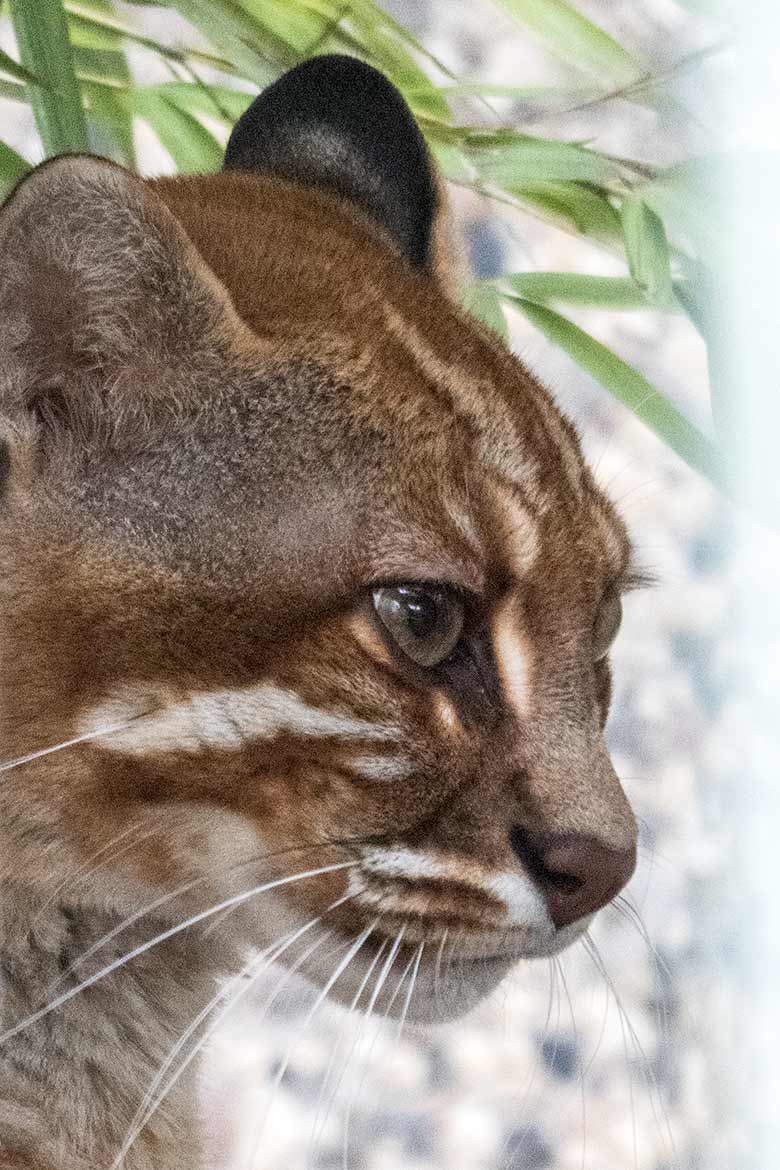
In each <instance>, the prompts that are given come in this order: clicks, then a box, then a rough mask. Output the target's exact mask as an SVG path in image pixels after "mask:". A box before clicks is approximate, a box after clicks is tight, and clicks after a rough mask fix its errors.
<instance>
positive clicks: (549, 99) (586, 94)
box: [406, 81, 600, 109]
mask: <svg viewBox="0 0 780 1170" xmlns="http://www.w3.org/2000/svg"><path fill="white" fill-rule="evenodd" d="M427 89H428V87H427V86H426V87H425V91H427ZM435 89H436V92H437V93H440V94H442V95H443V96H444V97H446V98H453V97H454V98H462V97H477V98H511V99H512V100H513V101H518V102H527V103H529V104H530V105H532V106H542V107H544V108H545V109H547V108H549V107H552V108H553V109H554V108H555V107H557V106H564V107H568V106H570V105H572V104H575V103H577V102H581V101H588V100H589V99H591V98H595V97H598V96H599V93H600V91H599V90H596V89H595V88H594V87H593V86H591V87H589V88H585V87H584V86H581V87H579V88H576V87H574V86H563V85H488V84H487V83H486V82H478V81H475V82H472V83H465V82H453V83H452V84H450V85H437V86H436V87H435ZM419 92H421V91H419V90H417V89H415V88H414V86H412V87H411V88H410V89H408V90H407V91H406V96H407V97H416V96H417V95H418V93H419Z"/></svg>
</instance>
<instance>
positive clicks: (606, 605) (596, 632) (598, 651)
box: [593, 593, 623, 662]
mask: <svg viewBox="0 0 780 1170" xmlns="http://www.w3.org/2000/svg"><path fill="white" fill-rule="evenodd" d="M622 618H623V606H622V604H621V602H620V598H619V596H618V595H617V593H608V594H607V595H606V597H605V598H604V600H603V601H602V603H601V608H600V609H599V612H598V613H597V614H596V621H595V623H594V626H593V661H594V662H599V661H600V660H601V659H602V658H605V657H606V656H607V654H608V653H609V648H610V646H611V645H612V643H613V642H614V641H615V638H616V637H617V632H618V630H619V629H620V622H621V620H622Z"/></svg>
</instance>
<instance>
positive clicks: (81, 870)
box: [32, 823, 155, 923]
mask: <svg viewBox="0 0 780 1170" xmlns="http://www.w3.org/2000/svg"><path fill="white" fill-rule="evenodd" d="M154 831H155V830H153V829H150V830H149V831H148V832H147V833H145V834H144V835H143V836H141V837H140V838H137V839H136V840H135V841H131V842H130V843H129V844H128V845H125V846H124V847H123V848H122V849H118V850H117V851H116V853H114V854H112V855H111V857H110V858H109V859H108V860H109V861H110V860H113V858H114V857H121V856H122V854H124V853H126V852H127V851H128V849H134V848H135V846H136V845H138V844H140V843H141V841H145V840H146V839H147V838H148V837H151V836H152V835H153V833H154ZM139 832H140V825H138V824H135V823H134V824H131V825H127V826H126V827H125V828H124V829H123V830H122V831H121V832H120V833H115V834H114V836H113V837H112V838H111V839H110V840H109V841H107V842H106V843H105V844H104V845H101V847H100V848H99V849H97V850H96V851H95V852H94V853H93V854H92V855H91V856H90V857H88V858H87V860H86V861H85V862H84V864H83V865H80V866H77V867H76V868H75V869H74V870H73V871H72V872H71V873H70V874H68V876H67V877H65V878H64V879H63V880H62V881H61V882H60V883H59V884H58V885H57V886H56V887H55V888H54V890H53V891H52V892H51V894H49V896H48V898H46V899H45V901H44V902H42V903H41V906H40V908H39V909H38V910H37V911H36V912H35V915H34V916H33V919H32V922H33V923H35V922H38V921H39V920H40V918H41V917H42V916H43V914H45V912H46V911H47V910H48V909H49V907H50V906H52V905H53V904H54V903H55V902H56V900H57V898H58V897H59V896H60V894H61V893H62V891H63V890H64V889H66V888H67V887H69V886H74V885H77V884H79V883H81V882H82V881H85V880H86V878H88V877H91V876H92V874H93V873H95V872H96V871H97V870H98V869H100V868H101V866H100V865H94V862H96V861H97V860H98V859H99V858H101V857H104V856H105V855H106V854H107V853H109V852H110V851H111V849H113V847H114V846H115V845H118V844H119V842H120V841H124V840H125V839H126V838H127V837H129V836H131V834H138V833H139ZM103 864H105V862H103Z"/></svg>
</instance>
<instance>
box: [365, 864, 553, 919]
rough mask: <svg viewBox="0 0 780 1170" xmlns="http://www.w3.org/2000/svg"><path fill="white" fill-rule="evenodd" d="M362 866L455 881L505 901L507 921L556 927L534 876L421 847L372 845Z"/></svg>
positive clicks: (368, 869) (388, 873) (393, 873)
mask: <svg viewBox="0 0 780 1170" xmlns="http://www.w3.org/2000/svg"><path fill="white" fill-rule="evenodd" d="M361 868H362V869H363V871H364V872H366V873H368V874H375V875H376V876H377V877H390V878H393V877H400V878H406V879H407V880H409V881H415V880H417V879H421V878H425V879H432V880H434V881H436V880H442V881H448V882H455V883H457V884H460V885H462V886H471V887H472V889H474V890H476V891H478V892H480V893H486V894H489V895H490V896H491V897H492V898H497V899H498V900H499V901H500V902H503V904H504V907H505V910H506V921H507V923H510V924H511V925H513V926H525V927H531V928H537V929H539V930H542V931H545V932H547V931H552V930H554V927H553V923H552V920H551V918H550V916H549V914H548V913H547V907H546V905H545V901H544V898H543V897H542V895H541V894H540V893H539V891H538V890H537V888H536V886H535V885H534V884H533V882H532V881H531V879H530V878H528V877H526V876H525V875H524V874H521V873H510V872H509V871H508V870H489V869H486V868H484V867H483V866H481V865H479V864H478V863H477V862H474V861H470V860H467V859H465V858H462V857H458V856H457V855H456V854H446V853H434V852H432V851H428V852H423V851H421V850H418V849H407V848H404V847H399V848H397V849H383V848H371V849H365V850H364V851H363V856H362V862H361Z"/></svg>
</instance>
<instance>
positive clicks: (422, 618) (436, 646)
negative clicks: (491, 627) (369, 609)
mask: <svg viewBox="0 0 780 1170" xmlns="http://www.w3.org/2000/svg"><path fill="white" fill-rule="evenodd" d="M373 600H374V609H375V611H376V614H377V617H378V618H379V620H380V622H381V623H382V625H383V626H384V627H385V629H386V630H387V632H388V633H389V634H390V637H391V638H392V639H393V641H394V642H395V644H396V645H397V646H398V648H399V650H402V651H403V652H404V654H406V656H407V657H408V658H411V660H412V662H416V663H417V665H418V666H423V667H427V668H429V669H430V668H431V667H433V666H438V665H439V664H440V663H441V662H444V661H445V659H447V658H449V656H450V655H451V654H452V651H453V650H454V649H455V647H456V646H457V644H458V642H459V641H460V636H461V634H462V633H463V602H462V601H461V599H460V597H458V595H457V593H455V592H454V591H453V590H452V589H447V588H446V587H444V586H441V585H393V586H384V585H383V586H380V588H378V589H375V590H374V591H373Z"/></svg>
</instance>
